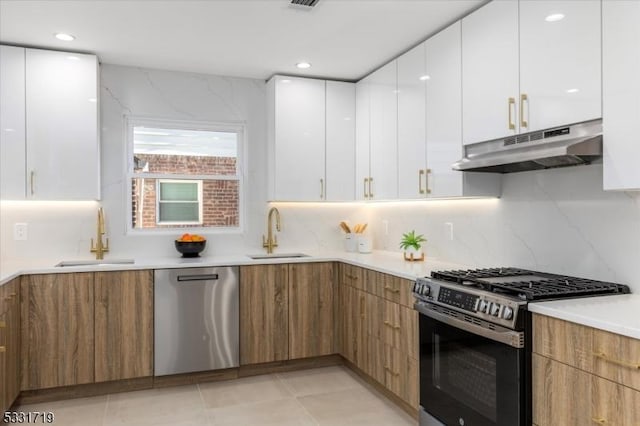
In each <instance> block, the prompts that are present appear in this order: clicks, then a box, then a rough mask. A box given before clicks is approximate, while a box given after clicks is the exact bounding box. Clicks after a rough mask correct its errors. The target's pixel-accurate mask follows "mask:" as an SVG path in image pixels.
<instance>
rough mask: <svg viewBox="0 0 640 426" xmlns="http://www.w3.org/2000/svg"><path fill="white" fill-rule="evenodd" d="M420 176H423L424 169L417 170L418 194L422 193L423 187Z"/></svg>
mask: <svg viewBox="0 0 640 426" xmlns="http://www.w3.org/2000/svg"><path fill="white" fill-rule="evenodd" d="M422 176H424V170H422V169H420V170H418V192H419V193H420V194H424V189H422Z"/></svg>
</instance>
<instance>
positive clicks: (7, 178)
mask: <svg viewBox="0 0 640 426" xmlns="http://www.w3.org/2000/svg"><path fill="white" fill-rule="evenodd" d="M24 52H25V49H24V48H22V47H14V46H0V161H1V164H0V198H1V199H3V200H23V199H24V198H25V195H26V187H25V182H26V181H25V177H26V161H27V160H26V156H25V144H26V140H25V116H24V109H25V93H24V78H25V76H24Z"/></svg>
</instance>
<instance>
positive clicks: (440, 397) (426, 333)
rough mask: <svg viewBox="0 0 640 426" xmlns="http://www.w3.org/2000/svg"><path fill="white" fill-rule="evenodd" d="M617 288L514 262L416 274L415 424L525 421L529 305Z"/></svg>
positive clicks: (510, 424) (478, 425) (621, 289)
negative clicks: (417, 390)
mask: <svg viewBox="0 0 640 426" xmlns="http://www.w3.org/2000/svg"><path fill="white" fill-rule="evenodd" d="M621 293H629V287H627V286H625V285H621V284H615V283H609V282H602V281H595V280H589V279H584V278H575V277H568V276H562V275H555V274H548V273H542V272H535V271H528V270H524V269H517V268H492V269H477V270H463V271H442V272H433V273H432V274H431V277H425V278H419V279H418V280H417V281H416V283H415V284H414V287H413V294H414V297H415V298H416V302H415V305H414V307H415V309H416V310H417V311H418V312H419V313H420V425H421V426H426V425H429V426H431V425H437V426H441V425H459V426H465V425H467V426H468V425H472V426H485V425H486V426H489V425H491V426H493V425H504V426H514V425H529V424H531V316H530V315H529V312H528V311H527V304H528V303H529V302H532V301H541V300H551V299H560V298H575V297H586V296H596V295H606V294H621Z"/></svg>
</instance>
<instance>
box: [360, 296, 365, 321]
mask: <svg viewBox="0 0 640 426" xmlns="http://www.w3.org/2000/svg"><path fill="white" fill-rule="evenodd" d="M360 318H364V297H362V296H360Z"/></svg>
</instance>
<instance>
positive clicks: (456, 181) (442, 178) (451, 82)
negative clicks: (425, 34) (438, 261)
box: [425, 22, 464, 197]
mask: <svg viewBox="0 0 640 426" xmlns="http://www.w3.org/2000/svg"><path fill="white" fill-rule="evenodd" d="M460 31H461V29H460V22H456V23H455V24H453V25H452V26H450V27H448V28H447V29H445V30H443V31H441V32H440V33H438V34H436V35H435V36H433V37H431V38H430V39H429V40H427V41H426V52H427V70H426V75H428V76H429V80H427V81H426V84H427V168H428V170H427V182H426V183H425V185H426V186H427V192H429V195H428V196H429V197H456V196H461V195H463V191H462V181H463V175H464V174H463V173H460V172H458V171H455V170H452V169H451V165H452V164H453V163H455V162H456V161H458V160H459V159H460V158H462V156H463V154H462V58H461V53H460V52H461V39H460V38H461V33H460Z"/></svg>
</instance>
